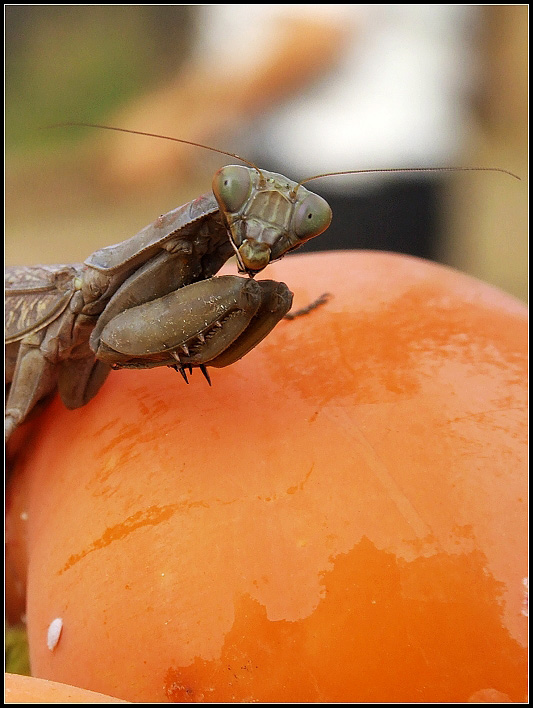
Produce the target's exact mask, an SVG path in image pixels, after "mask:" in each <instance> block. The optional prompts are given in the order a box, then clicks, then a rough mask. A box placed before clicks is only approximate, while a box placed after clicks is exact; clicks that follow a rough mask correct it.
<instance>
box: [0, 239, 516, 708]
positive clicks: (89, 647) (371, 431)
mask: <svg viewBox="0 0 533 708" xmlns="http://www.w3.org/2000/svg"><path fill="white" fill-rule="evenodd" d="M265 276H267V277H270V278H274V279H277V280H283V281H284V282H286V283H287V284H288V285H289V287H290V288H291V289H292V290H293V291H294V292H295V306H296V307H303V306H304V305H305V304H307V303H309V302H310V301H312V300H314V299H315V298H316V297H317V296H318V295H320V294H321V293H323V292H324V291H327V292H329V293H331V298H330V300H329V301H328V302H327V303H326V304H325V305H322V306H320V307H318V308H316V309H314V310H312V311H311V312H309V314H307V315H305V316H302V317H300V318H297V319H295V320H293V321H283V322H281V323H280V324H279V325H278V326H277V327H276V329H275V330H274V332H273V333H272V334H271V335H270V336H269V337H268V338H267V339H266V340H265V341H264V342H262V343H261V344H260V345H259V346H258V347H257V348H256V349H255V350H254V351H252V352H251V353H250V354H248V355H247V356H246V357H245V358H244V359H242V360H241V361H240V362H238V363H237V364H235V365H233V366H231V367H228V368H227V369H221V370H212V379H213V387H212V388H209V387H208V386H207V383H206V382H205V381H204V379H203V377H202V376H201V375H198V374H194V375H193V376H192V380H191V383H190V385H189V386H186V385H184V383H183V381H182V380H181V378H180V377H179V376H177V375H176V374H175V372H173V371H171V370H169V369H153V370H151V371H140V372H136V371H121V372H115V373H112V374H111V375H110V377H109V379H108V381H107V382H106V384H105V386H104V387H103V389H102V391H101V392H100V393H99V395H98V396H97V397H96V398H95V399H94V400H93V401H92V402H91V403H89V404H88V405H87V406H85V407H84V408H81V409H79V410H77V411H66V410H65V409H64V408H63V407H62V404H61V403H60V402H59V401H57V400H56V401H54V402H53V403H52V404H51V406H50V407H49V408H48V409H47V410H46V412H45V413H44V414H43V415H42V416H41V418H40V420H39V427H38V429H37V430H35V429H34V430H33V437H32V440H31V450H30V451H29V452H28V454H27V455H26V456H25V457H24V459H22V458H20V459H19V462H18V464H17V465H16V466H15V471H14V477H13V481H12V488H13V489H18V490H19V491H18V494H19V497H17V499H18V501H17V503H16V504H13V505H12V508H14V509H17V513H18V514H19V516H20V509H21V503H22V502H21V498H22V499H23V500H24V501H23V503H22V506H23V507H24V514H23V517H24V519H25V521H24V525H25V529H24V531H20V532H19V533H18V534H16V537H17V539H18V540H19V541H20V539H21V538H23V536H25V537H26V539H27V542H26V545H27V556H28V559H29V560H28V565H27V571H28V584H27V621H28V630H29V642H30V657H31V663H32V671H33V673H34V675H36V676H40V677H45V678H49V679H53V680H55V681H64V682H68V683H70V684H74V685H77V686H81V687H84V688H88V689H91V690H95V691H101V692H104V693H107V694H110V695H115V696H118V697H120V698H124V699H127V700H130V701H145V702H166V701H170V702H172V701H175V702H182V701H193V702H196V701H208V702H235V701H246V702H247V701H262V702H271V701H272V702H287V701H288V702H317V701H318V702H341V701H343V702H344V701H345V702H351V701H357V702H371V701H376V702H404V701H405V702H466V701H493V700H495V701H498V702H499V701H502V700H512V701H523V700H524V699H525V695H526V686H527V655H526V648H525V643H526V631H527V630H526V617H525V615H524V604H523V603H524V596H525V585H524V583H525V581H524V577H525V576H526V572H527V506H526V502H527V500H526V494H527V489H526V476H527V438H526V427H527V419H526V393H527V383H526V375H527V361H526V357H527V316H526V308H525V306H524V305H522V304H521V303H519V302H517V301H515V300H514V299H513V298H511V297H509V296H507V295H505V294H504V293H502V292H500V291H497V290H495V289H493V288H491V287H489V286H488V285H485V284H483V283H481V282H479V281H476V280H473V279H471V278H469V277H467V276H464V275H462V274H460V273H458V272H455V271H453V270H450V269H448V268H444V267H442V266H439V265H436V264H432V263H429V262H425V261H421V260H417V259H414V258H410V257H404V256H399V255H393V254H385V253H373V252H359V253H357V252H346V253H328V254H315V255H307V256H294V257H289V258H286V259H284V260H283V261H281V262H280V263H277V264H273V265H272V266H270V267H269V268H268V270H267V271H266V272H265ZM21 489H25V490H26V491H25V492H24V493H22V492H21V491H20V490H21ZM20 495H21V496H20ZM12 542H14V541H12ZM9 562H10V547H9V544H8V563H9ZM56 618H61V620H62V632H61V635H60V637H59V640H58V641H57V644H56V645H55V647H54V649H53V650H50V649H49V648H48V646H47V631H48V628H49V626H50V624H51V622H52V621H53V620H54V619H56Z"/></svg>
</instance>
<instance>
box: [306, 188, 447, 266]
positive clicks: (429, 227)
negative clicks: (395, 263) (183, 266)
mask: <svg viewBox="0 0 533 708" xmlns="http://www.w3.org/2000/svg"><path fill="white" fill-rule="evenodd" d="M317 192H318V193H319V194H320V195H321V196H322V197H324V199H326V201H327V202H328V203H329V205H330V207H331V209H332V211H333V220H332V222H331V226H330V227H329V229H328V230H327V232H326V233H325V234H324V236H322V237H321V238H319V239H312V240H311V241H308V242H307V243H306V244H305V246H302V248H301V249H299V250H298V253H306V252H310V251H327V250H333V249H351V248H364V249H369V250H377V251H396V252H398V253H408V254H411V255H413V256H419V257H420V258H430V259H434V258H436V256H437V253H438V241H439V236H440V224H439V213H440V204H441V203H442V185H441V182H440V180H439V179H435V180H420V181H419V180H412V179H408V180H403V181H400V180H395V181H394V182H392V183H390V184H388V183H386V184H382V185H381V186H380V187H379V188H376V189H375V190H365V192H363V193H361V194H355V195H353V194H352V195H348V194H339V193H333V192H332V193H328V192H325V191H324V190H321V189H319V188H318V189H317Z"/></svg>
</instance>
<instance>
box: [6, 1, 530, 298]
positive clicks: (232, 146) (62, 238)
mask: <svg viewBox="0 0 533 708" xmlns="http://www.w3.org/2000/svg"><path fill="white" fill-rule="evenodd" d="M527 28H528V7H527V6H525V5H515V6H512V5H505V6H503V5H502V6H496V5H490V6H489V5H487V6H480V5H478V6H460V5H456V6H453V5H452V6H446V5H371V6H368V5H161V6H157V5H155V6H148V5H137V6H136V5H129V6H128V5H122V6H118V5H115V6H112V5H111V6H103V5H102V6H99V5H85V6H82V5H79V6H74V5H73V6H69V5H64V6H61V5H55V6H54V5H50V6H37V5H33V6H32V5H11V6H5V42H6V52H5V57H6V70H5V71H6V77H5V96H6V112H5V125H6V129H5V138H6V142H5V148H6V149H5V157H6V161H5V165H6V180H5V183H6V205H5V206H6V246H5V258H6V264H7V265H13V264H34V263H65V262H77V261H82V260H84V258H86V257H87V256H88V255H89V254H90V253H91V252H92V251H94V250H96V249H97V248H101V247H103V246H106V245H110V244H112V243H116V242H118V241H121V240H123V239H125V238H129V237H130V236H132V235H133V234H134V233H136V232H137V231H139V230H140V229H141V228H142V227H144V226H145V225H146V224H148V223H150V222H151V221H153V220H154V219H155V218H157V216H158V215H159V214H161V213H164V212H166V211H168V210H170V209H172V208H174V207H176V206H178V205H180V204H182V203H184V202H186V201H188V200H190V199H192V198H194V197H196V196H198V195H199V194H202V193H204V192H206V191H208V190H209V189H210V184H211V179H212V175H213V173H214V171H215V170H216V169H218V167H220V166H222V165H224V164H227V163H228V161H229V162H233V160H231V159H228V158H225V157H223V156H221V155H217V154H216V153H210V152H208V151H205V150H201V149H198V148H193V147H188V146H183V145H179V144H177V143H173V142H167V141H160V140H155V139H151V138H146V137H140V136H133V135H123V134H119V133H112V132H109V131H103V130H102V131H98V130H95V129H90V128H75V127H59V128H46V127H45V126H49V125H52V124H57V123H64V122H68V121H84V122H97V123H107V124H110V125H115V126H119V127H124V128H131V129H134V130H141V131H148V132H156V133H164V134H167V135H171V136H174V137H181V138H184V139H186V140H193V141H199V142H204V143H209V144H211V145H213V146H215V147H219V148H221V149H223V150H229V151H232V152H237V153H239V154H242V155H243V156H244V157H246V158H248V159H251V160H253V161H256V162H257V163H258V164H260V166H261V167H263V168H265V169H270V170H274V171H278V172H282V173H283V174H285V175H286V176H287V177H290V178H291V179H295V180H299V179H303V178H305V177H309V176H311V175H314V174H318V173H321V172H325V171H327V172H329V171H337V170H347V169H352V170H353V169H364V168H387V167H388V168H390V167H424V166H454V165H463V166H494V167H500V168H504V169H507V170H511V171H512V172H515V173H516V174H518V175H520V177H521V178H522V182H518V181H516V180H513V179H512V178H510V177H507V176H505V175H501V174H491V173H486V172H485V173H483V172H479V173H476V172H462V173H461V172H459V173H442V172H441V173H427V174H424V175H411V176H410V177H406V178H405V177H404V178H400V177H399V176H394V175H381V176H379V177H373V178H368V177H363V176H344V177H337V178H329V179H321V180H317V181H315V182H312V183H310V184H309V185H306V186H307V187H308V188H310V189H312V190H313V191H316V192H317V193H319V194H322V195H323V196H324V197H325V198H326V199H328V201H330V203H331V205H332V208H333V214H334V221H333V224H332V227H331V229H330V230H329V231H328V232H326V233H325V234H323V235H322V236H320V237H319V238H318V239H316V241H315V242H311V244H310V246H309V247H310V248H316V249H326V248H328V247H332V248H380V249H386V250H396V251H401V252H406V253H412V254H414V255H418V256H422V257H427V258H432V259H434V260H437V261H439V262H442V263H445V264H449V265H452V266H454V267H457V268H459V269H460V270H462V271H464V272H467V273H470V274H472V275H474V276H476V277H479V278H481V279H483V280H485V281H487V282H489V283H492V284H494V285H497V286H499V287H500V288H502V289H503V290H505V291H507V292H509V293H511V294H513V295H515V296H516V297H518V298H520V299H522V300H524V301H525V300H526V299H527V292H528V287H527V275H528V268H527V263H528V246H527V226H528V220H527V203H528V197H527V194H528V192H527V166H528V159H527V154H528V144H527V125H528V112H527V66H528V41H527V33H528V30H527Z"/></svg>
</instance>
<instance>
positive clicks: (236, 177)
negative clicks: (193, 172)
mask: <svg viewBox="0 0 533 708" xmlns="http://www.w3.org/2000/svg"><path fill="white" fill-rule="evenodd" d="M252 186H253V185H252V178H251V174H250V169H249V168H247V167H240V166H239V165H229V166H227V167H222V169H220V170H218V172H217V173H216V174H215V176H214V177H213V193H214V195H215V197H216V200H217V202H218V203H219V205H220V206H221V207H222V208H223V209H224V210H225V211H228V212H230V213H232V214H235V213H236V212H238V211H239V210H240V209H241V208H242V207H243V206H244V204H245V203H246V201H247V199H248V197H249V196H250V194H251V192H252Z"/></svg>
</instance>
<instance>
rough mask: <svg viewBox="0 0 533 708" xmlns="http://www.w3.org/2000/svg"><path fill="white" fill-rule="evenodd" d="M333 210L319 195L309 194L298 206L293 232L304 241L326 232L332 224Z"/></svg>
mask: <svg viewBox="0 0 533 708" xmlns="http://www.w3.org/2000/svg"><path fill="white" fill-rule="evenodd" d="M331 217H332V214H331V208H330V206H329V204H328V203H327V201H326V200H325V199H322V197H319V196H318V194H312V193H309V194H308V195H307V196H306V197H305V199H303V200H302V202H301V203H300V204H298V205H297V207H296V210H295V212H294V217H293V230H294V233H295V234H296V236H298V238H299V239H300V240H302V241H307V240H308V239H310V238H313V237H314V236H318V234H321V233H322V232H323V231H325V230H326V229H327V228H328V226H329V225H330V223H331Z"/></svg>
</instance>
